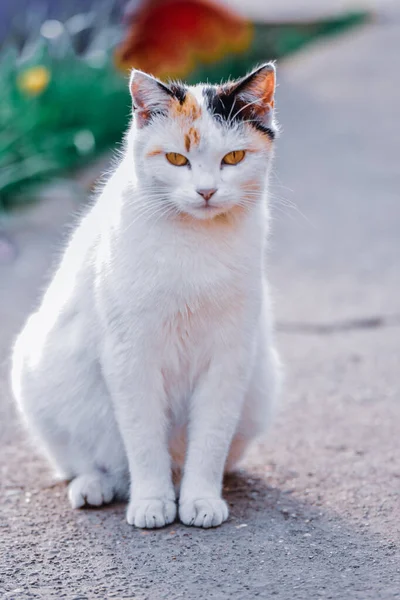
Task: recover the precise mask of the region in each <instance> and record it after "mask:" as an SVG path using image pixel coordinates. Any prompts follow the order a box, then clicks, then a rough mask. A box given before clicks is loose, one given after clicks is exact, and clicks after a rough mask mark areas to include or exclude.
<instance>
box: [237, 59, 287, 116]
mask: <svg viewBox="0 0 400 600" xmlns="http://www.w3.org/2000/svg"><path fill="white" fill-rule="evenodd" d="M275 80H276V75H275V66H274V65H273V63H267V64H265V65H262V66H261V67H258V69H255V70H254V71H252V72H251V73H250V74H249V75H246V77H243V78H242V79H239V81H237V82H236V83H234V84H233V86H232V88H231V90H230V93H231V94H234V95H235V96H236V97H237V98H238V99H239V100H240V101H241V104H243V105H244V106H246V105H247V108H248V109H249V110H250V109H251V112H252V113H253V114H255V115H257V116H258V117H260V118H265V117H266V116H267V115H269V113H272V109H273V107H274V94H275ZM270 116H272V114H271V115H270Z"/></svg>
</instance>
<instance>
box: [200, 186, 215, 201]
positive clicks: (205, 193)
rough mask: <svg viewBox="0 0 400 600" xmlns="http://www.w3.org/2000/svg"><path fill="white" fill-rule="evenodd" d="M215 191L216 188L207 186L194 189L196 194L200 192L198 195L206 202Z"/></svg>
mask: <svg viewBox="0 0 400 600" xmlns="http://www.w3.org/2000/svg"><path fill="white" fill-rule="evenodd" d="M216 191H217V188H208V189H200V190H196V192H197V193H198V194H200V196H202V197H203V198H204V200H205V201H206V202H208V201H209V199H210V198H211V196H213V195H214V194H215V192H216Z"/></svg>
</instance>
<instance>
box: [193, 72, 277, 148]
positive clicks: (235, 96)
mask: <svg viewBox="0 0 400 600" xmlns="http://www.w3.org/2000/svg"><path fill="white" fill-rule="evenodd" d="M256 75H257V72H255V73H253V74H252V75H250V76H249V77H244V78H243V79H241V80H239V81H238V82H237V83H234V84H232V85H229V84H228V85H225V86H218V87H217V86H212V85H209V86H206V87H204V88H203V96H204V97H205V99H206V103H207V108H208V110H209V111H210V112H211V114H212V115H213V116H214V117H215V118H216V119H217V120H218V121H223V122H225V123H235V122H243V121H249V125H251V126H252V127H254V128H255V129H257V130H258V131H260V132H261V133H264V134H265V135H267V136H268V137H269V139H270V140H274V139H275V131H274V130H273V129H271V128H270V127H267V126H265V125H264V124H263V123H262V122H261V120H260V118H259V117H258V115H257V113H256V111H255V110H254V108H253V107H252V105H251V104H250V105H249V104H248V103H246V102H245V101H244V100H242V99H241V98H240V94H241V92H243V90H244V88H245V87H246V86H248V85H249V82H250V81H251V78H252V76H256Z"/></svg>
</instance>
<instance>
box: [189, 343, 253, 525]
mask: <svg viewBox="0 0 400 600" xmlns="http://www.w3.org/2000/svg"><path fill="white" fill-rule="evenodd" d="M250 354H251V353H250V352H247V351H246V349H245V348H241V347H240V343H237V340H235V341H234V343H232V344H229V345H228V344H227V345H226V346H224V348H218V349H216V352H215V356H214V358H213V360H212V362H211V364H210V367H209V370H208V372H207V373H205V374H204V375H203V378H202V380H201V382H199V384H198V386H197V388H196V389H195V391H194V393H193V397H192V400H191V407H190V420H189V429H188V439H189V442H188V452H187V458H186V464H185V470H184V475H183V480H182V485H181V492H180V500H179V516H180V519H181V521H182V522H183V523H184V524H185V525H195V526H197V527H215V526H218V525H221V523H223V522H224V521H226V519H227V518H228V506H227V504H226V502H225V501H224V500H223V498H222V497H221V492H222V477H223V471H224V465H225V461H226V458H227V455H228V452H229V448H230V445H231V441H232V438H233V435H234V433H235V430H236V428H237V425H238V422H239V419H240V414H241V411H242V405H243V401H244V395H245V391H246V387H247V385H248V377H249V371H250V367H249V366H248V365H249V362H250V360H251V357H250Z"/></svg>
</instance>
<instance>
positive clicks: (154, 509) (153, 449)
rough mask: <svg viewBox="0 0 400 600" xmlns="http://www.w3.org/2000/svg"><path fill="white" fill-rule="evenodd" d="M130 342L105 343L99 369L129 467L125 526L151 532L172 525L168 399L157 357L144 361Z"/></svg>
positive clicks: (117, 338) (121, 337) (123, 335)
mask: <svg viewBox="0 0 400 600" xmlns="http://www.w3.org/2000/svg"><path fill="white" fill-rule="evenodd" d="M114 333H116V332H115V331H114ZM110 335H111V334H110ZM136 337H137V336H136ZM134 338H135V336H134V334H132V335H129V334H126V332H123V333H121V334H120V335H118V336H117V335H116V336H115V337H114V338H113V339H112V340H111V339H109V340H108V342H109V344H110V345H109V346H108V347H107V349H106V351H105V353H104V356H103V361H102V366H103V371H104V373H105V376H106V380H107V387H108V389H109V390H110V392H111V395H112V400H113V404H114V408H115V414H116V417H117V420H118V423H119V428H120V431H121V434H122V438H123V440H124V444H125V450H126V454H127V458H128V463H129V471H130V479H131V489H130V500H129V505H128V509H127V521H128V523H129V524H130V525H135V526H136V527H143V528H150V529H152V528H156V527H163V526H165V525H167V524H169V523H172V521H174V519H175V516H176V502H175V490H174V486H173V482H172V473H171V459H170V454H169V451H168V427H167V418H166V394H165V389H164V383H163V378H162V374H161V371H160V370H158V369H157V367H156V366H154V365H156V364H157V361H156V356H155V354H152V355H150V356H147V357H146V354H145V351H144V349H143V348H135V349H134V351H132V341H131V340H132V339H134ZM125 339H127V346H126V347H125V345H124V343H123V340H125ZM133 357H137V359H136V360H135V358H133Z"/></svg>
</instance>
